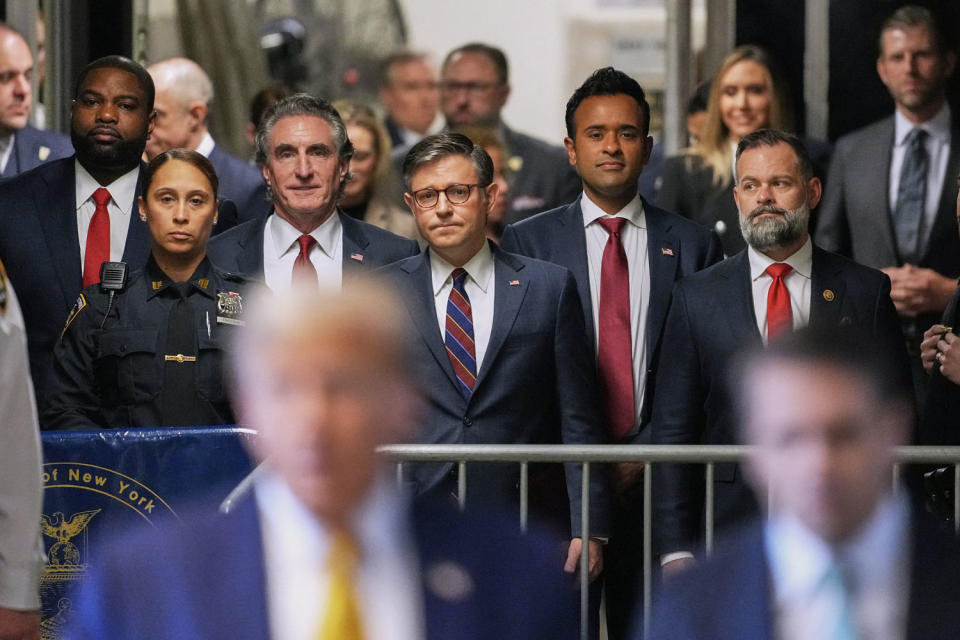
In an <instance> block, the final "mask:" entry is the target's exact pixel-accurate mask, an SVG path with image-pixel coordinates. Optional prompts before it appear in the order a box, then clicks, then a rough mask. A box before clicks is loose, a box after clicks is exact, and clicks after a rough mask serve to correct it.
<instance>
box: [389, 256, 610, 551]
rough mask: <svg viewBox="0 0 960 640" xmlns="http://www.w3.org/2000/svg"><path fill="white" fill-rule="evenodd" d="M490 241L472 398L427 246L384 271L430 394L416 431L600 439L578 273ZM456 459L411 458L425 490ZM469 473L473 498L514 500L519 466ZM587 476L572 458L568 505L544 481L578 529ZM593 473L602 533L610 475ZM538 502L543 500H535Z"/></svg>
mask: <svg viewBox="0 0 960 640" xmlns="http://www.w3.org/2000/svg"><path fill="white" fill-rule="evenodd" d="M491 248H492V251H493V260H494V278H493V286H494V315H493V328H492V331H491V333H490V342H489V344H488V345H487V350H486V353H485V355H484V358H483V364H482V365H481V367H480V371H479V372H478V373H477V381H476V384H475V385H474V389H473V393H472V395H471V396H470V398H465V397H464V395H463V394H462V393H461V391H460V387H459V383H458V382H457V378H456V376H455V374H454V372H453V367H452V366H451V365H450V359H449V357H448V355H447V352H446V348H445V347H444V343H443V335H442V334H441V333H440V327H439V325H438V323H437V313H436V306H435V304H434V296H433V285H432V281H431V270H430V255H429V252H428V251H425V252H423V253H422V254H421V255H419V256H415V257H413V258H408V259H406V260H403V261H401V262H398V263H396V264H394V265H391V266H389V267H387V268H386V269H384V270H382V271H383V272H384V275H385V276H386V277H387V278H389V279H390V281H391V282H392V283H395V284H396V287H397V290H398V294H399V296H400V298H401V299H402V300H403V301H404V302H405V304H406V308H407V311H408V312H409V315H410V320H411V322H412V326H413V327H415V332H416V335H417V336H418V337H419V339H417V340H415V341H414V344H413V348H414V360H413V362H412V363H411V366H412V367H413V368H415V371H416V374H417V375H418V378H417V380H418V382H420V383H421V384H422V385H423V387H424V392H425V395H426V398H427V408H426V411H425V415H424V416H423V418H422V420H421V430H420V434H419V439H420V440H421V441H422V442H424V443H430V444H556V443H561V442H562V443H565V444H595V443H599V442H602V441H603V439H604V438H605V435H604V434H603V432H602V428H601V420H600V419H599V416H600V414H599V410H598V407H597V404H596V402H597V396H596V375H595V367H594V365H593V362H592V360H593V359H592V357H591V354H590V351H589V349H588V347H587V342H586V339H585V336H584V328H583V313H582V312H581V310H580V303H579V300H578V298H577V285H576V282H575V281H574V279H573V276H572V275H570V272H569V271H567V270H566V269H564V268H563V267H559V266H557V265H555V264H549V263H547V262H542V261H540V260H534V259H532V258H526V257H522V256H517V255H514V254H511V253H506V252H505V251H502V250H500V249H498V248H497V247H496V246H495V245H492V244H491ZM452 466H453V464H452V463H442V464H441V463H423V464H408V465H404V467H405V469H407V470H408V472H409V474H410V476H412V478H411V479H412V481H413V483H414V485H415V487H416V490H417V491H418V492H420V493H423V492H426V491H430V490H432V489H435V488H437V487H438V486H442V485H443V483H444V482H445V480H446V479H447V478H448V477H449V476H448V474H449V472H450V471H451V468H452ZM467 478H468V481H467V496H468V497H467V504H468V505H470V504H471V503H474V502H479V503H491V504H500V505H502V504H505V503H506V501H507V500H508V499H509V498H508V499H507V500H505V497H506V496H512V497H514V499H515V496H516V493H517V492H516V487H517V485H518V479H519V465H515V464H511V465H509V466H507V467H505V466H504V465H496V464H472V465H468V467H467ZM580 478H581V470H580V466H579V465H568V466H567V468H566V482H567V487H568V492H567V493H568V498H569V500H568V502H566V503H565V502H564V501H563V500H562V493H563V492H562V490H561V488H560V487H561V486H562V484H563V479H562V478H561V477H559V476H558V477H557V478H556V479H555V481H554V482H553V486H552V487H549V488H548V489H545V491H546V492H547V493H548V494H551V495H550V497H551V498H554V499H555V497H556V495H558V494H559V495H560V496H561V499H560V500H559V503H560V504H563V505H564V506H566V505H567V504H568V505H569V510H570V516H571V518H572V522H571V528H572V529H573V533H574V535H575V536H576V535H579V531H580V487H581V483H580ZM591 480H592V484H591V493H590V500H591V501H590V505H591V514H592V519H591V522H592V525H591V527H592V528H591V531H590V534H591V535H605V534H606V533H607V527H608V523H607V519H608V508H607V503H606V492H605V488H606V478H605V475H604V474H603V472H602V471H601V470H599V469H596V468H594V471H593V474H592V475H591ZM531 483H533V480H531ZM531 506H532V507H533V506H536V503H535V501H534V500H531ZM564 510H565V509H564ZM545 515H548V516H549V515H553V514H545Z"/></svg>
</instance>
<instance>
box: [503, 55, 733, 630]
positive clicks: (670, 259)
mask: <svg viewBox="0 0 960 640" xmlns="http://www.w3.org/2000/svg"><path fill="white" fill-rule="evenodd" d="M566 120H567V138H566V140H565V141H564V142H565V144H566V146H567V154H568V156H569V159H570V164H571V165H574V166H575V167H576V168H577V171H578V172H579V173H580V178H581V180H582V184H583V194H582V195H581V196H580V198H579V199H577V200H575V201H574V202H572V203H571V204H568V205H565V206H563V207H559V208H557V209H553V210H551V211H547V212H544V213H541V214H539V215H536V216H534V217H532V218H528V219H526V220H523V221H521V222H519V223H517V224H514V225H511V226H509V227H507V229H506V231H505V232H504V234H503V240H502V246H503V248H504V249H505V250H507V251H514V252H516V253H520V254H522V255H528V256H531V257H534V258H540V259H541V260H547V261H550V262H554V263H556V264H560V265H563V266H565V267H567V268H568V269H569V270H570V271H571V273H573V275H574V278H575V279H576V280H577V291H578V292H579V293H580V301H581V304H582V307H583V313H584V321H585V324H586V327H587V335H588V340H589V342H590V347H591V348H592V349H595V350H596V354H597V367H598V370H599V378H600V383H601V392H602V394H603V395H602V398H603V404H604V409H605V410H606V418H607V428H608V439H609V440H610V441H612V442H618V443H619V442H622V443H649V441H650V429H648V428H646V427H647V423H648V422H649V418H650V407H651V406H652V405H651V402H652V397H653V389H654V379H655V375H656V374H655V363H656V361H657V355H658V350H659V346H660V337H661V335H662V333H663V323H664V320H665V319H666V316H667V309H668V308H669V307H670V292H671V290H672V289H673V284H674V282H676V281H677V280H679V279H680V278H682V277H684V276H686V275H689V274H691V273H694V272H695V271H699V270H700V269H703V268H704V267H707V266H710V265H711V264H713V263H715V262H717V261H719V260H720V259H721V258H722V257H723V255H722V251H721V248H720V241H719V239H718V238H717V236H716V234H715V233H714V232H712V231H709V230H707V229H705V228H703V227H700V226H699V225H698V224H696V223H694V222H691V221H690V220H687V219H685V218H681V217H680V216H677V215H674V214H672V213H668V212H666V211H663V210H662V209H658V208H657V207H654V206H652V205H650V204H649V203H647V202H645V201H644V200H643V198H641V197H640V196H638V195H637V178H638V177H639V176H640V173H641V172H642V171H643V167H644V165H645V164H646V162H647V159H648V157H649V154H650V149H651V147H652V146H653V140H652V138H650V137H649V136H648V135H647V134H648V127H649V123H650V107H649V105H648V104H647V100H646V97H645V95H644V92H643V89H642V88H641V87H640V85H639V84H638V83H637V82H636V81H635V80H634V79H632V78H631V77H630V76H628V75H626V74H625V73H623V72H621V71H617V70H616V69H613V68H612V67H607V68H605V69H599V70H597V71H596V72H594V73H593V75H591V76H590V77H589V78H588V79H587V80H586V81H585V82H584V83H583V84H582V85H581V86H580V88H578V89H577V90H576V91H575V92H574V94H573V95H572V96H571V97H570V100H569V101H568V102H567V113H566ZM639 471H640V469H639V468H638V467H637V466H636V465H627V464H624V465H620V467H619V473H618V480H619V482H618V483H617V490H616V495H615V499H614V505H615V507H616V508H615V509H614V512H613V513H614V520H613V524H614V528H613V531H612V535H611V538H610V543H609V546H608V550H607V553H608V555H609V556H610V562H609V563H608V564H607V570H606V574H605V576H604V580H605V586H606V588H607V593H606V597H607V625H608V631H609V632H610V635H611V637H612V638H622V637H624V634H626V632H627V627H628V626H629V624H630V621H631V618H632V611H633V607H634V605H635V604H636V602H637V601H638V598H637V588H638V587H639V584H640V571H641V567H642V562H643V553H642V551H643V549H642V545H641V544H640V542H639V541H640V540H642V539H643V538H642V509H640V508H639V506H638V505H639V504H641V503H640V502H639V501H640V500H641V498H642V484H641V482H640V473H639Z"/></svg>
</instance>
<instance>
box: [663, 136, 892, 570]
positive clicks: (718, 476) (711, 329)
mask: <svg viewBox="0 0 960 640" xmlns="http://www.w3.org/2000/svg"><path fill="white" fill-rule="evenodd" d="M820 193H821V186H820V180H819V179H818V178H817V177H815V176H814V175H813V171H812V168H811V164H810V159H809V157H808V156H807V152H806V149H805V148H804V146H803V143H801V142H800V140H799V139H798V138H797V137H796V136H793V135H791V134H788V133H784V132H781V131H776V130H772V129H761V130H759V131H755V132H753V133H751V134H749V135H747V136H744V137H743V139H742V140H741V141H740V144H739V145H738V147H737V156H736V182H735V185H734V189H733V196H734V199H735V200H736V203H737V207H738V209H739V211H740V227H741V230H742V231H743V237H744V239H745V240H746V241H747V248H746V249H744V250H743V251H741V252H740V253H738V254H736V255H735V256H733V257H731V258H729V259H727V260H724V261H723V262H721V263H718V264H716V265H714V266H712V267H710V268H708V269H705V270H703V271H700V272H697V273H695V274H692V275H690V276H688V277H687V278H685V279H683V280H681V281H680V282H679V283H677V285H676V286H675V287H674V291H673V302H672V304H671V307H670V313H669V315H668V317H667V321H666V324H665V326H666V329H665V331H664V337H663V345H662V347H661V357H662V358H665V359H666V360H665V362H666V363H669V366H663V367H661V368H660V380H659V381H658V388H659V392H658V394H657V395H656V396H655V397H654V406H653V418H652V420H651V425H652V428H653V431H652V439H653V442H654V443H656V444H732V443H733V441H734V439H735V436H734V429H733V425H732V421H731V412H730V407H729V401H728V398H727V394H726V390H725V386H724V381H725V376H726V372H727V367H728V365H729V360H730V357H731V355H732V354H734V353H735V352H736V351H738V350H739V349H741V348H743V347H747V346H751V345H754V346H757V345H765V344H767V343H768V342H770V341H775V340H776V339H777V338H778V337H780V336H782V335H785V334H789V333H790V332H791V331H793V330H794V329H798V328H800V327H803V326H807V325H810V326H813V327H819V328H821V329H830V328H836V327H847V326H852V327H855V328H859V329H861V330H862V331H863V332H864V333H866V334H867V335H870V336H873V337H874V338H875V339H876V341H877V342H878V344H880V345H882V347H883V353H884V355H885V356H886V357H887V358H889V359H890V360H891V362H892V363H893V366H894V367H895V368H896V370H897V371H899V372H900V373H901V374H902V375H901V377H902V380H901V381H900V382H901V384H902V386H903V387H904V388H906V389H909V388H910V375H909V364H908V363H907V359H906V352H905V349H904V346H903V341H902V339H901V337H900V328H899V323H898V321H897V315H896V311H895V310H894V308H893V303H892V302H891V300H890V279H889V278H888V277H887V276H885V275H884V274H882V273H880V272H879V271H876V270H874V269H870V268H868V267H864V266H862V265H858V264H856V263H854V262H853V261H851V260H849V259H847V258H843V257H841V256H837V255H835V254H832V253H828V252H826V251H823V250H822V249H820V248H818V247H816V246H814V244H813V243H812V242H811V240H810V235H809V233H808V230H807V228H808V221H809V217H810V210H811V209H812V208H814V207H816V206H817V203H818V202H819V201H820ZM656 469H657V473H658V475H659V477H656V478H655V479H654V486H655V487H657V489H656V490H655V491H654V508H655V510H656V512H657V513H656V519H655V520H654V521H655V522H657V523H658V529H657V542H658V545H657V546H658V550H659V552H660V553H661V554H662V555H661V562H662V564H663V565H664V569H665V571H667V572H669V571H671V570H672V569H676V568H680V567H683V566H685V565H687V564H689V563H690V562H691V559H692V557H693V555H692V550H693V549H694V548H695V546H696V545H697V542H698V540H699V539H700V536H701V534H702V533H703V531H704V514H703V509H704V484H703V483H704V481H703V473H702V467H701V468H699V471H695V470H694V469H692V468H690V467H689V466H688V465H658V466H657V467H656ZM698 474H699V478H698ZM714 483H715V485H714V496H715V497H714V514H715V522H716V524H717V526H718V527H726V526H728V525H730V524H731V523H733V522H736V521H738V520H739V519H741V518H742V517H744V516H745V515H748V514H751V513H753V512H755V511H756V503H755V501H754V498H753V496H752V495H751V494H750V492H749V491H748V490H747V487H746V485H744V484H743V482H742V477H741V473H740V472H739V470H738V469H737V467H736V466H735V465H716V468H715V471H714ZM667 567H669V568H667Z"/></svg>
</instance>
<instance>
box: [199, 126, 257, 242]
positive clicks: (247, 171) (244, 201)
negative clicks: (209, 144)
mask: <svg viewBox="0 0 960 640" xmlns="http://www.w3.org/2000/svg"><path fill="white" fill-rule="evenodd" d="M209 160H210V164H212V165H213V168H214V169H216V171H217V178H218V179H219V180H220V189H219V193H218V195H219V197H220V199H221V200H222V199H227V200H233V202H234V203H236V205H237V215H236V220H228V219H221V220H220V221H219V222H217V227H216V231H217V233H220V232H223V231H226V230H227V229H229V228H230V227H232V226H235V225H237V224H241V223H244V222H246V221H247V220H256V219H259V218H262V217H265V216H266V215H267V214H268V213H270V201H269V200H268V199H267V184H266V182H264V180H263V175H261V173H260V171H259V170H258V169H257V168H256V167H252V166H250V165H249V164H247V163H246V162H244V161H243V160H241V159H240V158H237V157H235V156H232V155H230V154H229V153H227V152H226V151H225V150H224V149H223V148H222V147H220V146H219V145H214V147H213V151H211V152H210V157H209ZM221 215H222V213H221Z"/></svg>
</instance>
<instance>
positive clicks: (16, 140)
mask: <svg viewBox="0 0 960 640" xmlns="http://www.w3.org/2000/svg"><path fill="white" fill-rule="evenodd" d="M32 146H33V145H32V144H30V136H29V134H28V133H27V127H24V128H23V129H21V130H20V131H19V132H17V133H16V134H15V135H14V137H13V151H12V152H11V153H10V159H9V160H7V166H6V167H4V169H3V177H4V178H12V177H13V176H15V175H18V174H20V173H23V172H24V171H25V170H26V168H27V167H29V166H31V165H30V151H31V147H32ZM21 167H22V168H21Z"/></svg>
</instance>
